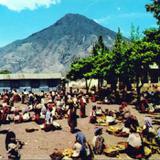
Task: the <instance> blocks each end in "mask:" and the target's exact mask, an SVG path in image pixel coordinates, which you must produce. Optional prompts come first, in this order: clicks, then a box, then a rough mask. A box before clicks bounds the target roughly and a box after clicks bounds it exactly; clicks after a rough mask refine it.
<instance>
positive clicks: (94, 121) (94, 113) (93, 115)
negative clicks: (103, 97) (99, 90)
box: [89, 105, 97, 123]
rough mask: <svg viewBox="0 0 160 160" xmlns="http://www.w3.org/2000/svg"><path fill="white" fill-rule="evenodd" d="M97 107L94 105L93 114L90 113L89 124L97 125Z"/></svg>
mask: <svg viewBox="0 0 160 160" xmlns="http://www.w3.org/2000/svg"><path fill="white" fill-rule="evenodd" d="M96 119H97V118H96V105H93V106H92V111H91V113H90V120H89V122H90V123H96Z"/></svg>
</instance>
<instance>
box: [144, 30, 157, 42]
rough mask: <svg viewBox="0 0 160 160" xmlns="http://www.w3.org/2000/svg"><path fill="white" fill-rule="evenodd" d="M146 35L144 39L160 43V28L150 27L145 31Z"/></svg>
mask: <svg viewBox="0 0 160 160" xmlns="http://www.w3.org/2000/svg"><path fill="white" fill-rule="evenodd" d="M144 34H145V37H144V41H146V42H152V43H156V44H159V45H160V30H159V29H155V28H150V29H147V30H145V31H144Z"/></svg>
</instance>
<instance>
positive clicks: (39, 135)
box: [0, 103, 160, 160]
mask: <svg viewBox="0 0 160 160" xmlns="http://www.w3.org/2000/svg"><path fill="white" fill-rule="evenodd" d="M91 105H92V104H91V103H90V104H88V106H87V115H89V113H90V110H91ZM101 106H102V108H103V109H106V108H108V109H111V110H117V109H118V105H101ZM129 108H130V110H131V112H132V114H134V115H136V116H137V117H138V120H139V122H140V124H141V125H143V123H144V117H145V115H144V114H140V113H138V112H137V111H136V110H135V109H134V106H129ZM78 114H79V113H78ZM57 122H58V123H59V124H61V126H62V130H60V131H53V132H44V131H43V130H41V129H40V127H39V126H38V125H37V124H36V123H34V122H28V123H21V124H14V123H11V124H9V125H2V126H1V128H0V130H3V129H8V128H9V129H11V130H13V131H14V132H15V133H16V135H17V138H18V139H19V140H21V141H23V142H24V143H25V145H24V146H23V149H21V150H20V153H21V158H22V159H50V157H49V155H50V154H51V153H52V152H53V150H54V149H55V148H57V149H59V150H63V149H65V148H71V147H72V146H73V143H74V140H75V135H74V134H71V133H70V132H69V127H68V125H67V120H66V119H63V120H58V121H57ZM32 127H33V128H37V129H38V131H35V132H32V133H27V132H26V131H25V129H26V128H32ZM94 128H95V126H94V125H93V124H89V117H86V118H84V119H81V118H79V119H78V129H80V130H81V131H82V132H83V133H84V134H85V135H86V138H87V140H88V142H89V143H91V142H92V138H93V136H94ZM105 128H106V127H104V129H103V136H104V138H105V142H106V144H107V145H112V144H117V142H120V141H125V140H126V138H121V137H115V136H113V135H109V134H108V133H106V132H105ZM4 141H5V134H0V155H1V156H2V157H3V159H6V158H7V155H6V150H5V145H4V144H5V143H4ZM95 159H98V160H99V159H111V158H110V157H106V156H104V155H103V156H97V157H95ZM118 159H131V158H130V157H128V156H127V155H126V154H121V155H120V157H118ZM150 159H160V158H159V155H156V154H155V155H153V156H152V157H150Z"/></svg>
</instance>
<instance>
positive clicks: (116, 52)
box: [67, 0, 160, 99]
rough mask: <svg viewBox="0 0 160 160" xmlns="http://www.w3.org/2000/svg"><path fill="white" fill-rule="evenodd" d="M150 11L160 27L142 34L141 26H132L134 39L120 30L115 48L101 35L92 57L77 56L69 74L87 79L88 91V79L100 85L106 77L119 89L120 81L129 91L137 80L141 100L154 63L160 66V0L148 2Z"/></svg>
mask: <svg viewBox="0 0 160 160" xmlns="http://www.w3.org/2000/svg"><path fill="white" fill-rule="evenodd" d="M146 10H147V12H151V13H153V16H154V17H155V18H156V20H157V28H151V29H147V30H145V31H144V36H143V37H141V36H140V35H139V29H138V27H137V28H135V27H134V26H132V27H131V37H130V40H127V39H125V38H123V36H122V33H121V32H120V29H118V32H117V34H116V38H115V42H114V45H113V47H112V49H108V48H107V47H106V46H105V44H104V42H103V37H102V36H100V37H99V39H98V41H97V42H96V44H95V45H94V46H93V49H92V53H91V54H90V55H89V56H88V57H85V58H80V59H76V60H75V61H74V62H73V63H72V64H71V67H70V71H69V73H68V75H67V77H68V78H69V79H71V80H78V79H82V78H84V79H85V80H86V89H87V90H88V84H87V80H88V79H92V78H96V79H98V88H100V87H102V85H103V81H104V80H106V81H107V82H109V83H110V84H111V88H112V90H113V91H116V90H117V84H118V83H119V82H121V83H123V84H124V85H125V86H126V87H127V89H128V90H131V88H132V85H131V84H132V83H135V84H136V91H137V98H138V99H140V94H141V88H142V86H143V84H144V83H145V78H146V77H147V76H148V75H149V71H150V66H151V65H153V64H156V65H157V66H158V68H159V69H160V1H159V0H154V1H153V2H152V3H151V4H147V5H146Z"/></svg>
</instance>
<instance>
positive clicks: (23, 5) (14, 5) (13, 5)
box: [0, 0, 61, 12]
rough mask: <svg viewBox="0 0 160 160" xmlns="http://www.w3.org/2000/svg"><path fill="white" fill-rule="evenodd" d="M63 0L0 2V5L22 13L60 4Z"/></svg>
mask: <svg viewBox="0 0 160 160" xmlns="http://www.w3.org/2000/svg"><path fill="white" fill-rule="evenodd" d="M60 1H61V0H0V5H3V6H6V7H7V8H8V9H10V10H13V11H17V12H20V11H22V10H25V9H29V10H34V9H37V8H38V7H47V8H48V7H49V6H50V5H55V4H57V3H60Z"/></svg>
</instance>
